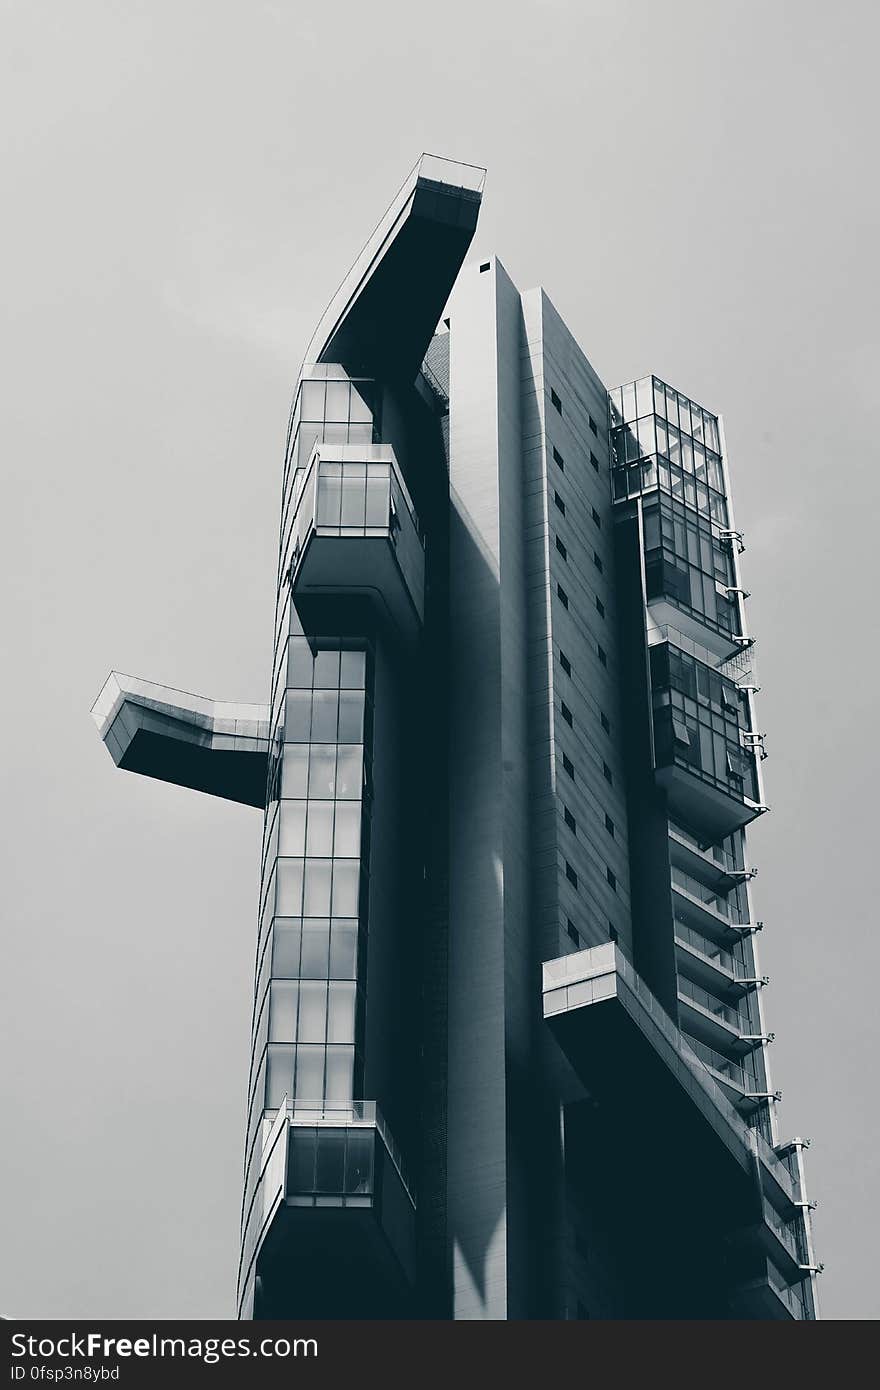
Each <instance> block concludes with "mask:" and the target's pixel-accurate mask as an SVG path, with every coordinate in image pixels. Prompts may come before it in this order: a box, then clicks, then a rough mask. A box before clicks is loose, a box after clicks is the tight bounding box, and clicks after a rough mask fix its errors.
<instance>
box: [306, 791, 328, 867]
mask: <svg viewBox="0 0 880 1390" xmlns="http://www.w3.org/2000/svg"><path fill="white" fill-rule="evenodd" d="M306 853H307V854H308V855H310V856H312V857H314V858H325V859H329V858H330V856H331V855H332V853H333V802H332V801H310V802H309V821H308V830H307V832H306Z"/></svg>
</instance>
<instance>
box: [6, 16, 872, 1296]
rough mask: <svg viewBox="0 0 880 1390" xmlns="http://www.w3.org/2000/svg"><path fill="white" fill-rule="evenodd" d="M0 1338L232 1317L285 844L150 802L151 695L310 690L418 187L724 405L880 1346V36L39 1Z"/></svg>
mask: <svg viewBox="0 0 880 1390" xmlns="http://www.w3.org/2000/svg"><path fill="white" fill-rule="evenodd" d="M0 14H2V28H3V33H2V43H0V51H2V55H3V56H2V69H3V70H2V72H0V103H2V107H3V110H2V120H0V142H2V148H3V160H2V187H3V190H4V193H5V210H4V215H3V233H4V241H5V254H4V266H5V271H6V276H5V279H6V284H5V286H4V292H3V307H4V314H3V319H4V320H5V322H4V331H3V338H2V342H0V354H2V379H3V391H2V398H3V406H2V411H3V424H2V440H3V443H2V455H0V460H2V463H0V466H2V470H3V494H2V496H3V507H2V529H3V542H2V551H0V564H2V571H3V596H4V604H3V609H4V643H3V646H4V652H3V656H4V658H5V660H4V663H3V664H4V669H5V677H4V681H3V690H4V706H5V708H4V722H5V727H6V730H7V735H6V744H5V750H4V759H3V763H4V770H5V777H4V794H3V802H2V812H0V813H2V816H3V834H2V837H0V853H2V885H3V889H2V901H3V932H2V938H0V950H2V963H3V964H2V976H0V1057H2V1064H0V1115H2V1119H3V1129H4V1137H3V1141H2V1144H0V1206H2V1224H0V1229H2V1230H3V1232H4V1237H3V1240H2V1244H0V1250H2V1254H0V1312H6V1313H9V1314H13V1315H16V1314H17V1315H28V1314H30V1315H36V1316H45V1317H51V1316H55V1317H72V1316H86V1315H89V1316H93V1317H97V1316H104V1317H126V1316H129V1317H138V1316H144V1317H158V1316H166V1317H181V1316H186V1315H190V1314H192V1315H195V1316H207V1317H224V1316H230V1315H231V1313H232V1310H233V1292H234V1276H235V1265H236V1259H237V1232H238V1215H237V1213H238V1204H239V1197H240V1189H239V1182H240V1170H241V1149H242V1126H243V1108H244V1087H245V1082H246V1068H247V1058H248V1029H249V1010H250V1003H251V972H252V962H253V947H254V940H255V930H256V923H255V903H256V894H257V885H258V862H257V859H258V842H259V837H260V816H259V813H258V812H249V811H247V810H246V809H244V808H241V807H235V806H232V805H226V804H224V803H222V802H219V801H214V800H212V799H211V798H208V797H201V796H198V795H196V794H195V793H187V792H185V791H182V790H179V789H176V788H173V787H167V786H164V785H161V784H159V783H153V782H150V781H148V780H146V779H141V778H136V777H132V776H126V775H125V774H122V773H117V772H115V770H114V768H113V765H112V762H111V760H110V758H109V757H108V755H107V753H106V752H105V751H104V750H103V749H102V748H101V746H100V743H99V740H98V737H97V733H96V731H95V729H94V727H93V725H92V723H91V720H90V719H89V714H88V711H89V706H90V704H91V702H92V700H93V698H94V696H95V695H96V693H97V691H98V689H99V687H100V685H101V683H102V681H103V679H104V676H105V675H106V673H107V671H108V669H109V668H110V667H111V666H116V667H118V668H119V669H121V670H123V671H128V672H132V673H134V674H136V675H142V676H145V677H148V678H150V679H154V680H157V681H160V682H164V683H167V684H171V685H178V686H182V687H184V688H187V689H190V690H194V691H197V692H201V693H204V694H208V695H213V696H216V697H218V698H221V699H233V700H262V699H265V698H266V696H267V689H266V687H267V681H268V668H269V662H270V644H271V626H272V586H273V567H274V562H275V546H276V539H277V526H278V502H279V493H280V464H281V450H282V445H283V436H284V429H285V425H286V418H287V411H288V406H289V398H290V393H291V389H292V387H293V384H294V380H295V376H296V371H297V368H298V365H299V360H300V357H301V355H302V352H303V350H304V347H305V345H306V343H307V341H308V339H309V337H310V334H311V331H312V328H313V327H314V324H315V321H316V319H317V317H318V315H319V313H320V311H321V309H322V308H323V306H324V303H325V302H326V300H327V299H328V298H329V295H330V293H331V291H332V290H333V289H334V287H335V285H336V284H337V282H338V281H339V279H340V278H341V275H342V273H343V271H344V270H345V269H346V268H347V266H348V265H349V263H350V262H351V260H352V258H353V256H354V253H355V252H356V250H357V249H358V248H359V246H360V245H361V243H362V241H363V240H364V238H365V236H366V234H367V232H368V231H369V229H370V227H371V226H372V224H373V223H374V222H375V220H376V219H377V217H378V216H379V214H380V213H381V211H382V210H383V208H384V206H385V204H386V203H387V202H388V201H389V200H390V198H391V196H392V194H393V192H394V191H395V189H396V188H397V187H398V185H399V184H400V182H401V180H402V178H403V176H404V174H405V172H406V171H407V170H408V169H409V167H410V166H411V165H412V163H413V161H414V160H415V158H416V156H417V155H418V153H419V152H420V151H421V150H423V149H427V150H433V151H436V152H438V153H441V154H446V155H449V156H451V157H453V158H458V159H464V160H469V161H472V162H478V163H483V164H486V165H487V166H488V169H489V177H488V183H487V188H486V195H485V200H484V209H483V213H482V218H481V223H480V228H479V230H478V233H477V240H476V244H475V248H474V253H475V255H481V254H483V253H486V252H489V251H490V250H493V251H497V253H498V254H499V255H500V257H501V259H502V260H503V261H504V263H505V264H506V266H507V268H508V270H509V271H510V273H511V274H512V275H513V277H514V278H515V279H516V280H517V282H518V283H519V284H520V286H521V287H523V288H527V287H529V286H530V285H532V284H535V283H538V282H541V283H543V284H544V285H545V287H546V289H547V291H548V293H549V295H550V297H551V298H552V299H553V301H554V303H555V304H556V306H557V308H558V309H559V311H560V313H561V314H562V316H563V318H564V319H565V320H566V322H567V323H568V324H569V326H570V327H571V329H572V331H573V332H574V333H575V335H576V336H577V338H578V339H579V341H580V342H581V344H582V345H583V347H584V349H585V351H586V352H587V354H588V356H590V358H591V359H592V361H593V363H594V365H595V367H596V369H597V370H598V371H599V373H600V374H601V375H602V376H603V378H604V379H605V380H606V381H607V382H609V383H615V382H617V381H621V380H631V379H632V378H633V377H636V376H638V375H641V374H642V373H644V372H646V371H651V370H653V371H656V372H657V373H658V374H660V375H662V376H663V377H665V378H666V379H667V380H669V381H671V382H673V383H674V384H675V385H677V386H678V387H680V388H681V389H682V390H684V391H686V392H687V393H688V394H689V395H692V396H694V397H695V398H696V399H697V400H699V401H701V402H703V403H705V404H706V405H708V406H709V407H711V408H712V409H717V410H720V411H722V412H723V413H724V417H725V426H726V431H727V439H728V445H729V448H730V455H731V468H732V472H733V485H734V502H735V506H736V514H737V520H738V523H739V525H740V526H742V527H744V529H745V530H746V533H747V542H748V551H747V553H746V555H745V557H744V560H743V569H744V575H745V582H746V584H747V587H748V588H749V589H751V590H752V593H753V595H754V596H753V598H752V600H751V604H750V610H749V613H750V623H751V628H752V631H753V632H754V633H756V635H757V636H758V639H759V642H760V647H759V663H760V673H761V681H762V685H763V691H762V694H761V697H760V705H759V708H760V714H761V722H762V725H763V727H764V729H765V731H766V735H767V745H768V749H769V751H770V754H771V761H769V762H768V763H767V764H766V767H765V771H766V783H767V795H768V799H769V801H770V803H771V805H772V807H773V811H774V814H773V815H772V816H768V817H766V818H764V819H763V820H762V822H761V823H760V825H759V826H758V827H757V828H756V829H755V830H754V832H753V834H752V837H751V845H752V854H753V857H754V860H755V862H756V863H757V864H758V865H759V868H760V876H759V878H758V879H757V881H756V884H755V890H756V891H755V903H756V907H757V909H758V914H759V916H761V917H763V918H764V920H765V922H766V930H765V931H764V933H763V936H762V938H761V941H760V945H761V952H762V965H763V968H764V969H765V970H766V971H767V972H768V973H769V974H770V975H771V976H772V981H773V982H772V985H771V988H770V990H769V991H768V992H767V995H766V998H765V1002H766V1006H767V1014H768V1020H769V1023H770V1026H771V1027H772V1028H774V1029H775V1031H776V1033H777V1042H776V1043H775V1045H774V1047H773V1050H772V1053H771V1061H772V1064H773V1069H774V1080H775V1083H776V1084H777V1085H781V1086H782V1088H783V1089H784V1092H785V1101H784V1104H783V1108H782V1121H783V1129H784V1131H785V1132H786V1134H789V1133H796V1132H800V1133H804V1134H807V1135H811V1136H812V1138H813V1140H814V1143H813V1148H812V1150H811V1153H810V1155H809V1160H810V1162H809V1177H810V1185H811V1191H812V1194H813V1195H814V1196H817V1197H818V1198H819V1200H820V1203H821V1206H820V1210H819V1212H818V1214H817V1220H816V1235H817V1244H818V1248H819V1253H820V1256H821V1257H822V1258H824V1260H825V1261H826V1264H827V1266H828V1268H827V1271H826V1273H825V1275H824V1276H823V1280H822V1282H821V1284H820V1297H821V1299H822V1308H823V1313H824V1314H825V1315H826V1316H829V1317H860V1318H866V1317H876V1316H877V1315H878V1312H880V1306H878V1295H877V1279H876V1268H875V1265H876V1260H875V1257H874V1237H873V1233H872V1231H871V1229H870V1228H871V1225H872V1224H873V1223H872V1219H871V1215H872V1212H873V1210H874V1204H875V1194H876V1189H877V1185H878V1177H880V1174H878V1158H877V1154H878V1142H877V1141H878V1124H877V1086H876V1065H877V1063H876V1055H877V1043H878V1023H877V1019H878V1012H880V1011H878V1009H877V1005H876V995H877V976H878V964H880V960H878V955H880V952H878V946H877V935H876V914H875V911H874V901H875V898H876V887H875V881H876V858H877V848H876V826H877V815H876V807H877V787H878V774H880V768H878V755H877V740H876V737H874V736H873V734H872V733H871V731H870V726H869V718H870V715H871V712H872V710H873V709H874V708H875V706H876V685H877V677H878V661H877V655H876V616H875V615H876V597H875V593H876V582H875V576H874V573H873V570H874V557H875V555H876V553H877V546H878V516H880V508H878V503H880V496H878V494H880V482H878V478H880V471H878V460H877V447H876V437H877V431H876V427H875V425H872V423H871V422H872V420H873V419H874V416H875V413H876V410H877V381H878V377H880V350H878V335H877V319H878V295H877V270H876V266H877V244H878V225H877V224H878V211H880V202H878V193H877V177H876V146H875V141H876V131H877V129H878V125H880V111H878V104H877V99H876V89H877V76H876V51H877V42H878V38H880V32H878V29H880V25H878V20H877V18H876V14H877V10H876V6H874V5H871V4H869V3H867V0H866V3H852V2H850V3H842V4H837V5H834V6H829V5H828V4H817V3H812V0H810V2H809V3H806V2H805V0H797V3H795V0H790V3H779V0H775V2H774V0H769V3H768V0H761V2H760V3H749V2H748V0H728V3H724V4H722V3H720V0H703V2H702V3H694V4H682V3H670V2H669V0H667V2H666V3H664V4H658V3H648V0H642V2H640V3H623V2H622V0H605V3H596V2H595V0H592V3H590V2H589V0H587V2H585V0H545V3H541V4H538V3H522V0H520V3H515V4H511V5H500V4H491V5H490V4H484V5H480V4H473V3H467V4H465V3H461V2H460V0H447V3H446V4H445V5H444V6H442V7H436V6H434V7H428V8H425V7H424V6H416V5H413V4H412V3H410V2H409V0H407V2H406V3H387V0H386V2H384V3H383V0H379V3H374V4H369V5H367V4H353V3H351V0H342V3H337V4H334V5H315V6H308V7H306V6H303V5H301V4H288V3H281V0H276V2H275V3H262V4H260V3H255V0H248V2H247V3H245V0H234V2H233V0H210V3H209V0H201V3H196V0H128V3H126V4H125V5H120V4H117V3H112V0H106V3H98V2H97V0H77V3H76V4H70V3H65V2H64V0H54V3H52V2H51V0H22V2H21V3H8V2H7V3H3V4H2V6H0Z"/></svg>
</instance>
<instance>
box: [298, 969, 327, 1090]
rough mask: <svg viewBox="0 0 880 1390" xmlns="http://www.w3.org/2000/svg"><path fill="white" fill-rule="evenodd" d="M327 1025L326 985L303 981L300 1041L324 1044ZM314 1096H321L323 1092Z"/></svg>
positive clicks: (300, 999) (321, 982) (300, 1006)
mask: <svg viewBox="0 0 880 1390" xmlns="http://www.w3.org/2000/svg"><path fill="white" fill-rule="evenodd" d="M326 1023H327V985H326V983H325V982H324V981H323V980H302V981H301V982H300V987H299V1029H298V1038H299V1041H300V1042H307V1043H323V1041H324V1033H325V1030H326ZM312 1094H313V1095H314V1094H317V1095H320V1094H321V1092H320V1091H318V1092H314V1093H312Z"/></svg>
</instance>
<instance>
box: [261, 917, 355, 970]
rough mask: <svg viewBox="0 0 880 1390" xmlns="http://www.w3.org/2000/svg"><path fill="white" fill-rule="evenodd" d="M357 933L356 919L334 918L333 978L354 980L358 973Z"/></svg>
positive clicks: (331, 954) (331, 944) (331, 966)
mask: <svg viewBox="0 0 880 1390" xmlns="http://www.w3.org/2000/svg"><path fill="white" fill-rule="evenodd" d="M276 930H277V928H276ZM357 934H358V924H357V922H356V921H349V922H345V921H342V920H341V919H339V918H334V920H333V928H332V931H331V933H330V978H331V980H353V979H354V978H355V976H356V974H357Z"/></svg>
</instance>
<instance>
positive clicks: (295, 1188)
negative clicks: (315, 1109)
mask: <svg viewBox="0 0 880 1390" xmlns="http://www.w3.org/2000/svg"><path fill="white" fill-rule="evenodd" d="M317 1148H318V1132H317V1130H315V1129H303V1128H302V1127H301V1126H300V1125H296V1126H292V1127H291V1130H290V1149H289V1155H288V1156H289V1186H290V1190H291V1192H314V1190H315V1156H316V1153H317Z"/></svg>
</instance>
